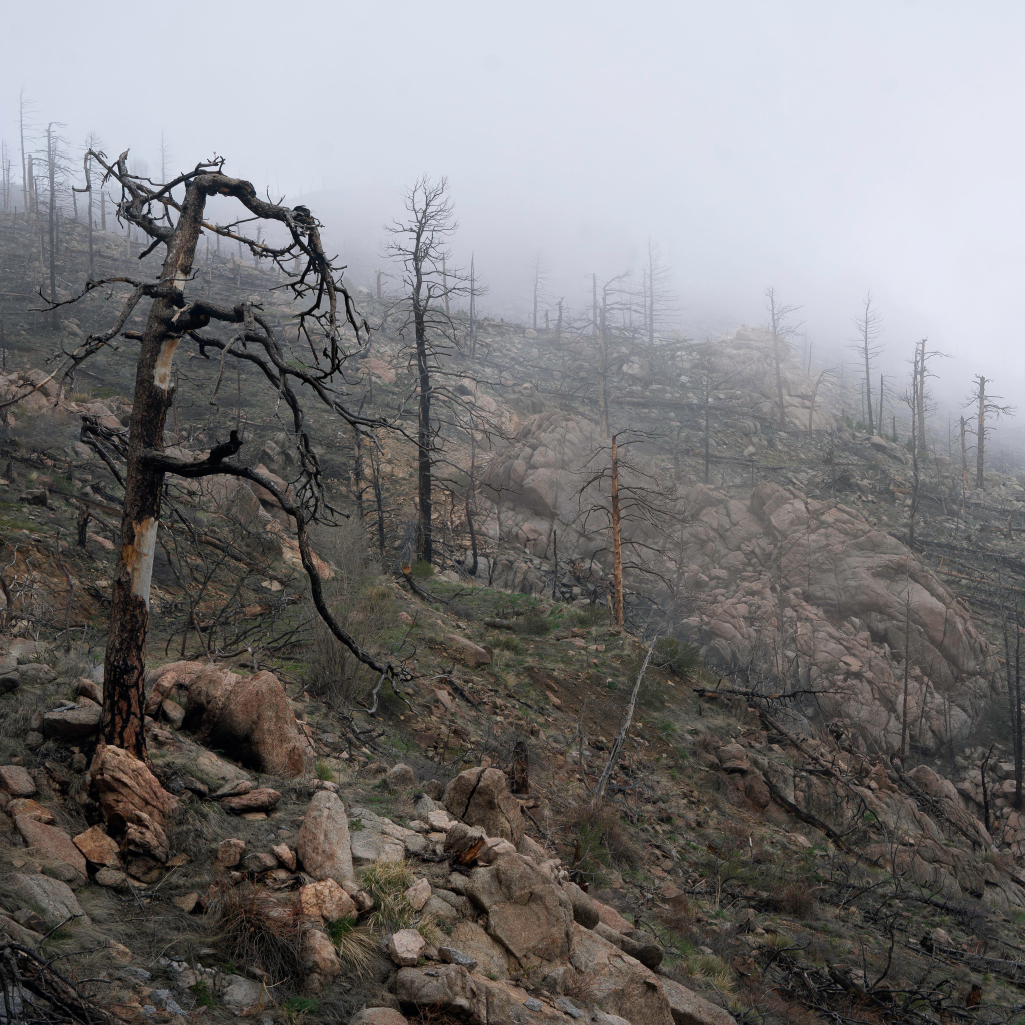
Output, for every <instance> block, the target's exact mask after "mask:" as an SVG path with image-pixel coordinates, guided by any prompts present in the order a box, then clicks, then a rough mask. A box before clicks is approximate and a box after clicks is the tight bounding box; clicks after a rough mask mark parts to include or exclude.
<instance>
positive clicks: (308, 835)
mask: <svg viewBox="0 0 1025 1025" xmlns="http://www.w3.org/2000/svg"><path fill="white" fill-rule="evenodd" d="M296 856H297V857H298V859H299V861H300V863H301V864H302V866H303V868H304V869H305V871H306V873H307V875H310V876H312V877H313V878H314V879H317V880H323V879H334V880H335V882H337V883H340V884H342V885H344V884H345V883H347V882H349V883H355V881H356V874H355V872H354V871H353V868H352V849H351V846H350V837H349V820H348V818H347V817H346V815H345V807H344V805H343V804H342V802H341V801H340V800H339V799H338V796H337V795H336V794H332V793H330V792H329V791H327V790H321V791H318V792H317V793H316V794H314V795H313V799H312V800H311V801H310V804H309V807H308V808H307V809H306V815H305V816H304V817H303V824H302V827H301V828H300V830H299V839H298V842H297V843H296Z"/></svg>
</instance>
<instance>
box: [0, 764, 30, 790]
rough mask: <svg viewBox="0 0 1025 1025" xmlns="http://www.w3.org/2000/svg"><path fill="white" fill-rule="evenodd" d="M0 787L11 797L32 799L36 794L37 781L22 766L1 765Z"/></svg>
mask: <svg viewBox="0 0 1025 1025" xmlns="http://www.w3.org/2000/svg"><path fill="white" fill-rule="evenodd" d="M0 787H3V789H4V790H6V791H7V793H9V794H10V795H11V797H31V796H32V795H33V794H34V793H35V792H36V781H35V780H34V779H33V778H32V777H31V776H30V775H29V773H28V770H27V769H26V768H24V767H23V766H21V765H0Z"/></svg>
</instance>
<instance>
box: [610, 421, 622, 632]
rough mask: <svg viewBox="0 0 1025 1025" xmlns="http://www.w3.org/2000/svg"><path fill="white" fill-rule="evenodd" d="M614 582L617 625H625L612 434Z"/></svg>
mask: <svg viewBox="0 0 1025 1025" xmlns="http://www.w3.org/2000/svg"><path fill="white" fill-rule="evenodd" d="M612 583H613V586H614V587H615V596H614V602H615V613H616V625H617V626H622V625H623V535H622V533H621V532H620V523H619V446H618V445H617V443H616V435H614V434H613V435H612Z"/></svg>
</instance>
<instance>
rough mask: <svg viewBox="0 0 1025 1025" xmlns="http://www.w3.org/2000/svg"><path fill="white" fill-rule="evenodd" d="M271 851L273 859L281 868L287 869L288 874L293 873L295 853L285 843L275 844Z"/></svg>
mask: <svg viewBox="0 0 1025 1025" xmlns="http://www.w3.org/2000/svg"><path fill="white" fill-rule="evenodd" d="M271 851H272V852H273V854H274V857H275V858H277V859H278V861H279V862H280V864H281V866H282V868H287V869H288V871H289V872H294V871H295V866H296V858H295V851H293V850H292V849H291V848H290V847H289V846H288V844H287V843H276V844H274V846H273V847H271Z"/></svg>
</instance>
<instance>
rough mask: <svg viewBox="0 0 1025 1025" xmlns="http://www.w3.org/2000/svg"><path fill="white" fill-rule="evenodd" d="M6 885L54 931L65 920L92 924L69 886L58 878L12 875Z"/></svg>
mask: <svg viewBox="0 0 1025 1025" xmlns="http://www.w3.org/2000/svg"><path fill="white" fill-rule="evenodd" d="M8 885H9V887H10V889H11V891H12V892H13V893H14V894H15V895H16V896H17V897H19V898H20V899H21V900H23V901H24V902H25V904H26V905H27V906H28V907H30V908H33V909H34V910H35V911H38V912H39V914H40V915H42V917H43V921H44V922H46V925H47V927H48V928H50V929H56V928H57V927H58V926H61V925H63V924H64V923H65V922H67V921H68V919H74V922H75V923H79V924H81V925H91V924H92V923H91V922H90V921H89V916H88V915H86V913H85V912H84V911H83V910H82V905H81V904H79V903H78V900H77V899H76V897H75V895H74V894H73V893H72V892H71V887H70V886H68V884H67V883H64V882H61V880H60V879H52V878H51V877H50V876H44V875H25V874H24V873H21V872H15V873H13V874H12V875H11V876H9V881H8Z"/></svg>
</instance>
